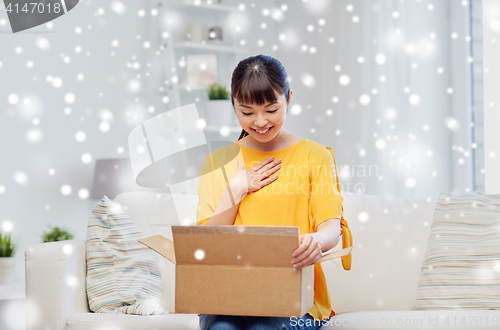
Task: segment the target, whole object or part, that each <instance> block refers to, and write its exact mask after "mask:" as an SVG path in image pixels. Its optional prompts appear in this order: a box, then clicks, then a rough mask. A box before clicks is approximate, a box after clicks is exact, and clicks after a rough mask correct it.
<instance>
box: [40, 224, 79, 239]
mask: <svg viewBox="0 0 500 330" xmlns="http://www.w3.org/2000/svg"><path fill="white" fill-rule="evenodd" d="M50 227H51V226H50V225H49V230H48V231H44V232H43V235H42V240H43V242H44V243H47V242H57V241H66V240H70V239H73V234H72V233H70V232H69V231H67V230H65V229H61V228H59V227H57V226H56V227H54V228H52V229H50Z"/></svg>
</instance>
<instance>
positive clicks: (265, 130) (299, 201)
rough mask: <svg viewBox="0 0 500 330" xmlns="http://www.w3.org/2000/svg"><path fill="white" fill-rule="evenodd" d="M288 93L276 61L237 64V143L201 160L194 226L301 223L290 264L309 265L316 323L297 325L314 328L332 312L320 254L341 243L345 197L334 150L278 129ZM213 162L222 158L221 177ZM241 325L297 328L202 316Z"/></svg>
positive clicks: (207, 323)
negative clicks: (337, 171)
mask: <svg viewBox="0 0 500 330" xmlns="http://www.w3.org/2000/svg"><path fill="white" fill-rule="evenodd" d="M292 94H293V92H292V90H291V89H290V87H289V85H288V79H287V74H286V71H285V69H284V67H283V66H282V65H281V63H280V62H279V61H278V60H276V59H274V58H272V57H269V56H265V55H257V56H253V57H249V58H246V59H244V60H242V61H240V62H239V63H238V65H237V67H236V68H235V70H234V72H233V76H232V80H231V102H232V104H233V106H234V110H235V112H236V116H237V118H238V122H239V124H240V126H241V127H242V128H243V130H242V132H241V135H240V137H239V139H238V141H236V143H234V144H232V145H229V146H225V147H222V148H219V149H217V150H215V151H214V152H212V153H211V154H210V155H209V156H207V157H206V158H205V160H204V161H203V165H202V167H203V169H202V173H208V175H202V176H200V179H199V186H198V194H199V201H198V207H197V225H234V226H295V227H298V228H299V230H300V236H299V242H298V247H297V248H296V249H295V250H294V251H293V253H292V255H291V256H290V267H295V268H303V267H308V266H313V267H314V305H313V307H312V308H310V309H309V310H308V311H307V312H306V313H305V314H304V315H302V318H301V319H302V320H303V321H308V320H316V321H317V322H315V324H314V325H311V326H307V327H305V328H303V327H301V328H300V329H308V330H316V329H318V328H319V327H320V326H321V325H322V324H321V322H326V321H327V320H328V319H329V318H330V317H331V316H333V315H335V312H334V311H333V310H332V308H331V298H330V295H329V293H328V292H329V291H328V288H327V285H326V279H325V276H324V273H323V269H322V266H321V263H320V262H318V260H319V258H321V256H322V252H326V251H328V250H330V249H332V248H334V247H335V246H336V245H337V243H338V242H339V239H340V228H341V227H340V223H341V222H340V219H341V218H342V215H343V210H342V203H343V197H342V195H341V193H340V190H339V189H340V188H339V186H338V182H337V177H336V175H335V170H333V171H332V170H331V169H332V168H334V167H335V163H334V156H333V152H332V154H330V152H329V150H328V149H327V148H326V147H325V146H324V145H322V144H320V143H318V142H315V141H312V140H308V139H302V138H300V137H298V136H295V135H294V134H292V133H290V132H288V131H287V130H285V129H284V127H283V125H284V123H285V119H286V114H287V112H288V106H289V105H290V102H291V97H292ZM235 154H237V155H238V156H237V157H236V158H235V157H234V155H235ZM228 155H233V156H232V157H228ZM214 163H215V164H225V168H226V174H225V175H224V176H222V175H219V174H218V172H217V171H215V168H214V165H213V164H214ZM210 168H211V169H212V170H210ZM226 177H227V178H230V180H229V182H228V181H227V180H226ZM230 197H231V198H230ZM346 269H347V268H346ZM349 269H350V266H349ZM244 324H246V325H247V327H252V326H254V325H255V326H261V327H266V328H272V327H278V328H279V327H282V326H283V328H286V329H298V327H296V326H295V325H293V324H292V322H291V320H288V319H286V318H279V317H249V316H243V315H242V316H231V317H229V318H227V317H225V316H222V315H209V314H200V327H201V329H202V330H204V329H211V328H212V326H214V328H216V327H217V326H222V325H224V326H226V328H227V329H229V328H231V329H241V328H242V327H244Z"/></svg>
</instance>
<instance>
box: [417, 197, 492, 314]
mask: <svg viewBox="0 0 500 330" xmlns="http://www.w3.org/2000/svg"><path fill="white" fill-rule="evenodd" d="M499 253H500V195H487V194H484V193H479V192H473V193H466V194H454V193H450V192H447V193H443V194H441V196H440V197H439V200H438V201H437V204H436V208H435V210H434V221H433V223H432V227H431V230H430V234H429V241H428V245H427V251H426V254H425V258H424V261H423V263H422V268H421V273H420V280H419V282H418V291H417V299H416V302H415V306H414V309H457V308H460V309H465V308H467V309H500V287H499V286H498V283H499V278H500V257H499Z"/></svg>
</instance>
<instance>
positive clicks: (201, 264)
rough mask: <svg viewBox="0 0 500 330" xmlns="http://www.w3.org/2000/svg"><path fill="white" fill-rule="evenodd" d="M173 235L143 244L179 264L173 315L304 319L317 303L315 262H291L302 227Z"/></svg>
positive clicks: (197, 229) (179, 230)
mask: <svg viewBox="0 0 500 330" xmlns="http://www.w3.org/2000/svg"><path fill="white" fill-rule="evenodd" d="M172 235H173V241H171V240H169V239H168V238H166V237H163V236H162V235H154V236H150V237H147V238H143V239H140V240H139V242H141V243H143V244H145V245H147V246H148V247H150V248H151V249H153V250H155V251H156V252H158V253H159V254H161V255H162V256H164V257H165V258H167V259H168V260H170V261H171V262H173V263H174V264H175V265H176V267H175V313H192V314H221V315H245V316H273V317H292V316H297V317H301V316H302V315H304V314H305V313H306V312H307V311H308V310H309V309H310V308H311V307H312V306H313V304H314V266H313V265H311V266H307V267H303V268H299V269H297V268H293V267H292V264H291V263H290V261H291V259H292V253H293V251H294V250H295V249H296V248H297V247H298V246H299V228H298V227H291V226H228V225H218V226H214V225H205V226H172ZM353 247H354V246H351V247H349V248H345V249H342V250H337V251H334V252H330V253H329V252H327V253H325V254H324V255H323V256H322V257H321V259H320V260H319V261H318V262H322V261H326V260H329V259H334V258H339V257H342V256H346V255H348V254H349V252H351V250H352V248H353Z"/></svg>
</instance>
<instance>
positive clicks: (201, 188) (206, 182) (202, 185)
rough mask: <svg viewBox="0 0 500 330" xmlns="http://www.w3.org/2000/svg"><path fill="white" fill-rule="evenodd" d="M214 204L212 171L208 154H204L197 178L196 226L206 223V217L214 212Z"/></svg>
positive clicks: (208, 217)
mask: <svg viewBox="0 0 500 330" xmlns="http://www.w3.org/2000/svg"><path fill="white" fill-rule="evenodd" d="M215 209H216V204H215V199H214V171H213V170H212V163H211V159H210V155H208V156H206V157H205V159H204V160H203V163H202V165H201V171H200V177H199V180H198V205H197V207H196V224H197V225H198V226H201V225H204V224H206V223H207V221H208V219H210V217H211V216H212V214H213V213H214V212H215Z"/></svg>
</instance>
